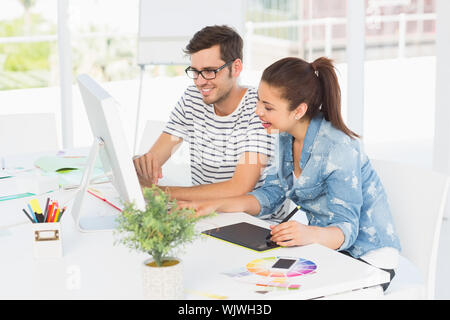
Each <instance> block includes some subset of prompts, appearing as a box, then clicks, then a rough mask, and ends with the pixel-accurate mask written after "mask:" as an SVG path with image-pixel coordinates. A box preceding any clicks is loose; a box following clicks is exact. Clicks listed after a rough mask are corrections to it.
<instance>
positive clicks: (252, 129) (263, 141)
mask: <svg viewBox="0 0 450 320" xmlns="http://www.w3.org/2000/svg"><path fill="white" fill-rule="evenodd" d="M255 104H256V99H255ZM252 111H253V112H252V113H251V114H250V116H249V122H248V128H247V137H246V139H247V143H246V147H245V151H246V152H255V153H261V154H264V155H266V156H268V157H271V156H272V155H273V144H274V140H275V139H274V137H273V136H271V135H270V134H268V133H267V132H266V129H264V127H263V126H262V123H261V120H260V119H259V117H258V116H257V115H256V113H255V112H254V110H252Z"/></svg>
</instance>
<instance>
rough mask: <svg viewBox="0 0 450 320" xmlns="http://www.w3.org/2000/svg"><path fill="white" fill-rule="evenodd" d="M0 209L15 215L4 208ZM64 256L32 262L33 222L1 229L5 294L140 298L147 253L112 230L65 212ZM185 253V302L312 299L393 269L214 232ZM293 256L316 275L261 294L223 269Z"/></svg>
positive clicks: (0, 275)
mask: <svg viewBox="0 0 450 320" xmlns="http://www.w3.org/2000/svg"><path fill="white" fill-rule="evenodd" d="M2 206H3V208H2V210H1V211H2V214H14V213H15V212H9V210H8V212H4V210H3V209H4V208H5V205H4V204H2ZM237 221H248V222H251V223H255V224H258V225H262V226H264V225H266V226H267V224H266V223H265V222H264V221H261V220H259V219H257V218H254V217H251V216H249V215H247V214H244V213H231V214H219V216H217V217H213V218H208V219H207V220H204V221H203V222H200V223H199V224H198V225H197V228H198V231H201V230H206V229H210V228H213V227H215V226H221V225H227V224H231V223H234V222H237ZM61 228H62V230H61V237H62V244H63V258H61V259H34V258H33V248H32V230H31V223H29V222H26V221H25V223H24V224H20V225H17V226H15V227H11V228H8V229H2V230H1V231H0V232H1V233H0V252H2V264H1V272H0V283H1V284H2V285H1V286H0V299H142V297H143V295H142V284H141V270H140V268H141V264H142V262H143V260H144V259H145V258H147V257H146V255H145V254H141V253H137V252H133V251H130V250H129V249H127V248H125V247H123V246H121V245H115V244H114V235H113V232H111V231H107V232H96V233H80V232H78V231H77V230H76V228H75V225H74V222H73V219H71V217H70V216H66V217H65V218H64V219H63V222H62V226H61ZM177 256H179V257H181V259H182V260H183V264H184V279H185V280H184V281H185V289H186V298H187V299H207V298H218V297H223V298H229V299H309V298H316V297H321V296H327V295H332V294H336V293H341V292H346V291H350V290H354V289H359V288H363V287H370V286H374V285H377V284H379V283H382V282H384V281H386V280H387V279H388V274H387V273H386V272H384V271H381V270H379V269H377V268H374V267H371V266H369V265H367V264H365V263H362V262H360V261H357V260H355V259H352V258H349V257H347V256H344V255H342V254H340V253H338V252H336V251H333V250H330V249H328V248H325V247H323V246H320V245H309V246H303V247H295V248H294V247H292V248H279V249H274V250H270V251H266V252H263V253H259V252H255V251H252V250H249V249H246V248H242V247H239V246H236V245H233V244H229V243H226V242H224V241H220V240H217V239H214V238H211V237H208V236H203V235H202V236H200V237H199V238H198V239H197V240H196V241H195V242H194V243H192V244H189V245H187V246H186V247H185V248H184V250H183V252H180V253H179V254H178V255H177ZM274 256H290V257H297V258H304V259H307V260H311V261H313V262H314V263H315V264H316V265H317V269H316V272H315V273H313V274H307V275H303V276H300V277H301V279H300V280H299V281H298V282H299V283H300V289H299V290H296V291H295V292H294V291H289V290H284V291H283V290H281V291H278V290H274V291H269V292H267V293H260V292H261V289H260V287H258V286H256V285H255V284H252V283H248V284H247V283H243V282H242V281H238V280H235V279H231V278H230V277H229V276H227V275H225V274H224V273H227V272H230V271H233V270H236V269H239V268H242V267H245V265H246V264H247V263H249V262H250V261H253V260H255V259H258V258H264V257H274Z"/></svg>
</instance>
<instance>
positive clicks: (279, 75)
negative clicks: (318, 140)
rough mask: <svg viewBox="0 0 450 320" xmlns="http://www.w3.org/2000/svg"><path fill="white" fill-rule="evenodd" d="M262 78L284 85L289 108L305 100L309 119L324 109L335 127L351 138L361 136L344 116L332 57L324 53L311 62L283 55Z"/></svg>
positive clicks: (281, 87) (280, 87)
mask: <svg viewBox="0 0 450 320" xmlns="http://www.w3.org/2000/svg"><path fill="white" fill-rule="evenodd" d="M261 80H262V81H264V82H266V83H267V84H269V85H270V86H273V87H275V88H278V89H281V92H282V98H284V99H286V100H287V101H288V102H289V110H291V111H292V110H295V108H297V107H298V105H300V104H301V103H306V104H307V105H308V109H307V111H306V117H308V118H309V119H312V118H313V117H315V116H316V115H317V114H318V113H319V112H321V111H322V113H323V115H324V117H325V119H326V120H327V121H330V122H331V124H332V125H333V126H334V127H335V128H337V129H339V130H341V131H343V132H344V133H345V134H347V135H348V136H349V137H351V138H359V137H360V136H359V135H358V134H356V133H355V132H353V131H351V130H350V129H349V128H347V126H346V125H345V123H344V120H342V115H341V89H340V87H339V82H338V79H337V76H336V72H335V70H334V66H333V62H332V60H330V59H328V58H325V57H321V58H318V59H316V60H315V61H314V62H312V63H308V62H306V61H304V60H302V59H299V58H294V57H289V58H284V59H281V60H278V61H277V62H275V63H273V64H272V65H270V66H269V67H267V68H266V69H265V70H264V72H263V75H262V78H261Z"/></svg>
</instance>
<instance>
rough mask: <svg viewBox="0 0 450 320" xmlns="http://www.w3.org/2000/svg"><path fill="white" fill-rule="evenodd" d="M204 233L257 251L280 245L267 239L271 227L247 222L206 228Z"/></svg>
mask: <svg viewBox="0 0 450 320" xmlns="http://www.w3.org/2000/svg"><path fill="white" fill-rule="evenodd" d="M202 233H204V234H206V235H209V236H211V237H214V238H218V239H221V240H225V241H228V242H231V243H234V244H237V245H240V246H242V247H246V248H249V249H252V250H255V251H265V250H269V249H274V248H278V247H279V245H277V244H276V243H274V242H272V241H268V240H266V237H267V236H268V235H269V233H270V230H269V229H266V228H263V227H260V226H257V225H254V224H250V223H247V222H239V223H235V224H230V225H228V226H223V227H219V228H214V229H210V230H206V231H203V232H202Z"/></svg>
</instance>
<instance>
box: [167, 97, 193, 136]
mask: <svg viewBox="0 0 450 320" xmlns="http://www.w3.org/2000/svg"><path fill="white" fill-rule="evenodd" d="M188 101H189V95H188V91H187V90H186V91H185V92H184V94H183V96H182V97H181V98H180V100H179V101H178V102H177V104H176V105H175V108H173V110H172V113H171V114H170V117H169V121H168V122H167V124H166V127H165V129H164V130H163V132H165V133H168V134H170V135H172V136H176V137H178V138H181V139H183V140H185V141H187V140H188V127H187V118H186V113H187V112H186V109H187V108H189V106H188V104H187V103H188Z"/></svg>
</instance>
